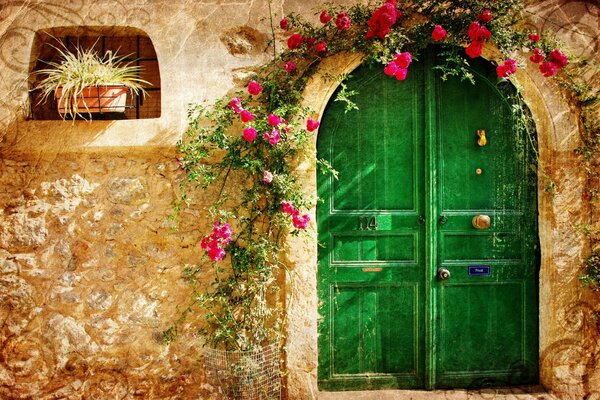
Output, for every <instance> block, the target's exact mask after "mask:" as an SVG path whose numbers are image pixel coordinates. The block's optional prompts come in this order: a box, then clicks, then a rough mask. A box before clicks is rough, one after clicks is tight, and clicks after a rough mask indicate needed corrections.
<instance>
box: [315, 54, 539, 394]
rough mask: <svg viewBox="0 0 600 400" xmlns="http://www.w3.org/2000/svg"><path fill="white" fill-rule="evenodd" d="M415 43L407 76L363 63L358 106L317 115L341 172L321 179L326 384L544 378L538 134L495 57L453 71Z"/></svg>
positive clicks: (321, 142)
mask: <svg viewBox="0 0 600 400" xmlns="http://www.w3.org/2000/svg"><path fill="white" fill-rule="evenodd" d="M420 58H421V61H420V62H415V63H413V64H411V67H410V71H409V78H408V79H407V80H406V81H404V82H398V81H396V80H394V79H393V78H389V77H387V76H385V75H384V74H383V72H382V71H381V68H379V67H375V68H369V67H360V68H358V69H357V70H355V71H354V72H353V73H352V77H351V78H349V79H348V80H347V82H346V84H347V85H348V87H349V89H357V90H358V91H359V93H360V94H359V95H358V96H357V99H356V103H357V105H358V107H359V110H358V111H350V112H348V113H344V110H343V107H344V106H343V104H340V103H338V102H331V103H330V104H329V106H328V108H327V110H326V112H325V114H324V116H323V118H322V124H321V128H320V131H319V138H318V143H317V153H318V157H319V158H324V159H326V160H328V161H329V162H330V163H331V164H332V165H333V167H334V168H335V169H336V170H337V171H338V172H339V179H337V180H336V179H334V178H333V177H331V176H328V175H319V176H318V182H317V183H318V193H319V197H320V198H321V199H322V202H320V203H319V204H318V206H317V223H318V238H319V244H320V246H319V270H318V292H319V300H320V302H319V304H320V307H319V313H320V316H321V320H320V323H319V372H318V377H319V386H320V388H321V389H324V390H350V389H378V388H437V387H482V386H505V385H515V384H525V383H535V382H537V363H538V361H537V358H538V342H537V337H538V333H537V308H538V307H537V286H536V285H537V283H536V282H537V258H536V245H537V230H536V226H537V207H536V174H535V168H532V166H533V165H534V161H533V160H534V157H533V156H532V153H533V150H532V144H531V142H530V141H529V140H528V138H527V137H526V136H525V134H523V133H521V132H520V131H519V130H517V129H515V127H514V123H513V120H512V117H511V115H512V114H511V105H510V103H509V102H508V101H507V96H505V95H503V94H501V93H500V92H499V91H498V89H497V87H496V78H495V72H494V70H493V68H492V67H491V66H489V65H487V64H485V63H483V62H482V63H481V64H476V63H473V64H476V65H474V66H473V73H474V74H475V76H476V80H477V83H476V85H471V84H470V83H468V82H461V81H460V80H452V79H450V80H448V81H445V82H444V81H441V80H440V79H438V78H437V77H436V76H435V74H434V72H433V69H432V66H433V65H434V62H435V60H434V56H433V55H428V56H427V57H425V56H422V57H420ZM503 85H507V84H503ZM478 130H483V131H485V136H486V139H487V143H486V144H485V146H480V145H479V144H478V139H479V136H478V133H477V131H478ZM474 219H475V222H476V225H478V226H479V227H478V228H475V227H474V222H473V220H474ZM486 222H489V227H488V228H487V229H486ZM446 271H447V272H449V274H450V276H449V277H447V275H446ZM444 278H447V279H444Z"/></svg>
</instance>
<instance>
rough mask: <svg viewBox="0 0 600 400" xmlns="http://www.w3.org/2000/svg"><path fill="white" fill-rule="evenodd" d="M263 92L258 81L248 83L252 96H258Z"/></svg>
mask: <svg viewBox="0 0 600 400" xmlns="http://www.w3.org/2000/svg"><path fill="white" fill-rule="evenodd" d="M261 90H262V86H261V85H260V83H258V82H256V81H250V82H248V93H250V94H251V95H253V96H256V95H257V94H259V93H260V92H261Z"/></svg>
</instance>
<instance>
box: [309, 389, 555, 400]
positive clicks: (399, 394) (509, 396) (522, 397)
mask: <svg viewBox="0 0 600 400" xmlns="http://www.w3.org/2000/svg"><path fill="white" fill-rule="evenodd" d="M318 399H319V400H557V398H556V397H554V396H553V395H551V394H549V393H547V392H546V391H545V389H544V388H543V387H541V386H521V387H511V388H494V389H477V390H432V391H426V390H370V391H356V392H354V391H348V392H319V396H318Z"/></svg>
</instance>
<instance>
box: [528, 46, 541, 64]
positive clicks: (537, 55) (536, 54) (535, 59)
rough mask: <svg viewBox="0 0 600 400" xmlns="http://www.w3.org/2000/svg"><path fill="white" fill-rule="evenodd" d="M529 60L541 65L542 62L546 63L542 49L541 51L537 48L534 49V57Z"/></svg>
mask: <svg viewBox="0 0 600 400" xmlns="http://www.w3.org/2000/svg"><path fill="white" fill-rule="evenodd" d="M529 60H531V62H534V63H536V64H539V63H541V62H542V61H544V53H542V49H540V48H539V47H536V48H535V49H533V55H532V56H531V57H529Z"/></svg>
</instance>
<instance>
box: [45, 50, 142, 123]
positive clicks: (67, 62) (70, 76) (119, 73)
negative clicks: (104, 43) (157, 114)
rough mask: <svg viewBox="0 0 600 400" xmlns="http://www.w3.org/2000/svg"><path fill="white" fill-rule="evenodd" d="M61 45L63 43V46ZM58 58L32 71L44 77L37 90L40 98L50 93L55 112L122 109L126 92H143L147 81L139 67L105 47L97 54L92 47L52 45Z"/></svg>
mask: <svg viewBox="0 0 600 400" xmlns="http://www.w3.org/2000/svg"><path fill="white" fill-rule="evenodd" d="M63 47H64V46H63ZM55 48H56V50H57V51H58V53H59V56H60V60H59V61H57V62H53V61H47V62H46V64H48V65H49V68H45V69H41V70H38V71H36V72H35V74H36V75H41V76H43V77H44V79H43V80H42V81H40V82H39V83H38V84H37V85H36V89H38V90H41V92H42V96H41V98H40V102H45V101H47V100H48V99H49V98H50V95H53V96H54V98H55V99H56V102H57V108H58V112H59V114H61V116H62V117H63V119H64V118H66V117H67V116H69V117H71V118H73V119H75V118H76V117H77V116H80V117H84V116H83V114H87V115H88V116H89V117H90V119H91V115H92V114H93V113H103V112H121V113H123V112H125V105H126V100H127V94H128V93H131V94H136V95H140V94H141V95H146V91H145V90H144V86H146V85H150V83H149V82H147V81H145V80H143V79H141V78H140V71H141V67H140V66H138V65H132V63H133V61H127V60H126V59H127V56H119V55H117V54H116V53H113V52H112V51H107V52H106V53H105V54H104V56H100V55H99V54H98V53H97V52H95V51H94V50H93V49H87V50H83V49H81V48H79V47H77V48H76V50H75V52H71V51H69V50H68V49H67V48H66V47H64V48H63V49H60V48H57V47H55Z"/></svg>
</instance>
